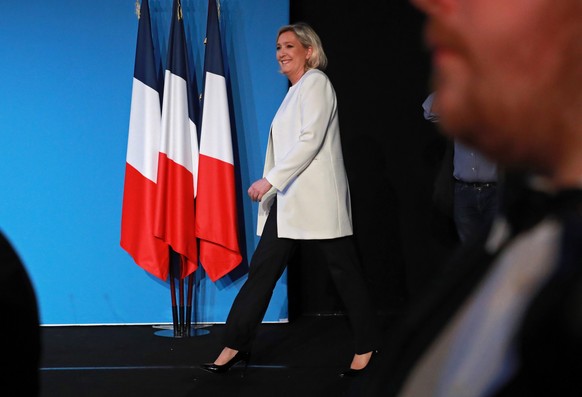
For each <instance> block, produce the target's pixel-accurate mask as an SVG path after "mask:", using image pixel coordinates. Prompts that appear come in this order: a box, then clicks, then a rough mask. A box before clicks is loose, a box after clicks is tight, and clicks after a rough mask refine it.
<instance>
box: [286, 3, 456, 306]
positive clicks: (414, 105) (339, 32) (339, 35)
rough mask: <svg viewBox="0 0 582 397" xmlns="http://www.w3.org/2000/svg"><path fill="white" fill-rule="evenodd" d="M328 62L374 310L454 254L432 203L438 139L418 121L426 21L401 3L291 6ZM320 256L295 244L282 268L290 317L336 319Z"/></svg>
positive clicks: (400, 297) (425, 69)
mask: <svg viewBox="0 0 582 397" xmlns="http://www.w3.org/2000/svg"><path fill="white" fill-rule="evenodd" d="M290 4H291V8H290V20H291V22H292V23H293V22H299V21H303V22H307V23H309V24H310V25H311V26H312V27H313V28H314V29H315V30H316V32H317V33H318V34H319V36H320V37H321V40H322V42H323V47H324V49H325V52H326V54H327V56H328V58H329V65H328V68H327V70H326V73H327V74H328V76H329V77H330V79H331V81H332V83H333V84H334V87H335V89H336V93H337V96H338V103H339V117H340V127H341V136H342V144H343V151H344V157H345V163H346V168H347V172H348V178H349V182H350V190H351V195H352V211H353V221H354V234H355V237H356V243H357V246H358V249H359V252H360V255H361V258H362V265H363V267H364V272H365V275H366V278H367V281H368V283H369V285H370V289H371V292H372V294H373V297H374V301H375V303H376V304H377V309H378V311H379V312H389V311H391V310H393V309H395V308H399V307H402V304H403V303H405V302H406V301H407V299H410V298H411V297H413V296H414V295H415V294H417V293H418V292H420V291H422V289H423V288H424V286H425V285H426V282H427V281H428V280H429V279H430V278H431V277H432V276H434V274H435V272H437V271H438V269H439V267H440V266H441V265H442V263H443V261H444V260H445V259H446V257H447V256H448V255H450V253H451V249H452V247H453V246H454V239H453V237H452V234H451V233H452V229H451V228H450V222H449V220H448V219H447V218H446V217H445V216H444V215H442V214H440V213H439V212H438V211H436V209H435V208H434V206H433V204H432V200H431V196H432V192H433V184H434V180H435V175H436V173H437V171H438V167H439V165H440V161H441V158H442V155H443V151H444V138H443V137H442V136H441V135H440V134H439V132H438V131H437V129H436V127H435V126H434V124H432V123H430V122H428V121H426V120H425V119H424V118H423V113H422V102H423V101H424V99H425V98H426V96H427V95H428V94H429V93H430V84H429V81H430V77H429V75H430V61H429V57H428V53H427V52H426V50H425V47H424V44H423V40H422V26H423V25H422V24H423V15H422V14H421V13H420V12H418V11H417V10H416V9H415V8H414V7H412V6H411V5H410V4H409V3H408V1H405V0H385V1H375V2H372V1H364V2H354V1H350V2H347V1H331V0H329V1H323V0H319V1H312V0H292V1H291V2H290ZM318 262H320V261H319V259H318V256H317V252H316V251H314V250H313V249H311V247H310V246H309V245H305V246H302V248H301V250H300V252H299V253H298V255H296V257H295V258H294V261H293V262H292V263H291V264H290V266H289V303H290V316H291V317H293V316H295V315H298V314H329V313H332V314H333V313H341V311H342V304H341V302H340V301H339V300H338V297H337V293H336V291H335V288H334V286H333V284H332V283H331V281H330V279H329V275H328V274H327V269H326V267H325V266H321V263H318Z"/></svg>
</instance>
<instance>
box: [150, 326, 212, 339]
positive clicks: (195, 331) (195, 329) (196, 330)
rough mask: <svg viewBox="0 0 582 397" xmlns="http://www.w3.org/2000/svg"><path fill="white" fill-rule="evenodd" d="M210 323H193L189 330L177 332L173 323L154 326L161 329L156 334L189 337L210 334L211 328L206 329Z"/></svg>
mask: <svg viewBox="0 0 582 397" xmlns="http://www.w3.org/2000/svg"><path fill="white" fill-rule="evenodd" d="M208 327H210V325H194V324H191V325H190V327H189V330H185V331H182V332H175V331H174V327H173V326H172V325H154V326H153V328H159V329H160V330H159V331H156V332H154V335H157V336H164V337H167V338H189V337H192V336H202V335H208V334H209V333H210V331H209V330H207V329H204V328H208Z"/></svg>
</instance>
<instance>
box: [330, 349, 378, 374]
mask: <svg viewBox="0 0 582 397" xmlns="http://www.w3.org/2000/svg"><path fill="white" fill-rule="evenodd" d="M378 353H380V352H379V351H378V350H373V351H372V355H371V356H370V361H368V364H366V366H365V367H364V368H362V369H353V368H349V369H348V370H346V371H343V372H341V373H340V374H339V376H340V377H342V378H355V377H357V376H360V375H362V374H363V373H364V372H366V369H368V368H369V367H370V364H372V360H373V359H374V357H376V355H378Z"/></svg>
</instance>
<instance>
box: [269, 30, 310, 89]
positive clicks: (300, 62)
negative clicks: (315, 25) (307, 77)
mask: <svg viewBox="0 0 582 397" xmlns="http://www.w3.org/2000/svg"><path fill="white" fill-rule="evenodd" d="M310 56H311V47H309V48H305V47H303V45H301V43H300V42H299V40H298V39H297V36H296V35H295V33H293V32H283V33H281V35H280V36H279V38H278V39H277V61H278V62H279V67H280V68H281V73H283V74H284V75H285V76H287V78H288V79H289V81H290V82H291V84H295V83H296V82H297V81H299V79H300V78H301V76H303V74H304V73H305V64H306V62H307V60H308V59H309V57H310Z"/></svg>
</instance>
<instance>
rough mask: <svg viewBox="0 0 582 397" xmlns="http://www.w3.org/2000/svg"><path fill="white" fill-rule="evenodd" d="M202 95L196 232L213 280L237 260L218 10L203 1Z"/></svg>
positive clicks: (235, 224)
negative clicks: (206, 13)
mask: <svg viewBox="0 0 582 397" xmlns="http://www.w3.org/2000/svg"><path fill="white" fill-rule="evenodd" d="M204 57H205V58H204V93H203V102H202V120H201V122H200V128H201V132H200V159H199V161H200V163H199V168H198V193H197V198H196V235H197V236H198V238H199V240H200V263H201V264H202V266H203V267H204V270H205V271H206V273H207V274H208V276H209V277H210V279H211V280H212V281H216V280H218V279H220V278H221V277H223V276H224V275H226V274H227V273H229V272H230V271H231V270H232V269H234V268H235V267H236V266H238V265H239V264H240V262H241V258H242V257H241V254H240V249H239V244H238V225H237V210H236V191H235V180H234V159H233V151H232V137H231V129H230V114H229V108H228V97H227V90H226V79H225V73H224V63H223V58H222V44H221V40H220V28H219V14H218V7H217V4H216V0H209V2H208V23H207V27H206V48H205V55H204Z"/></svg>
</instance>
